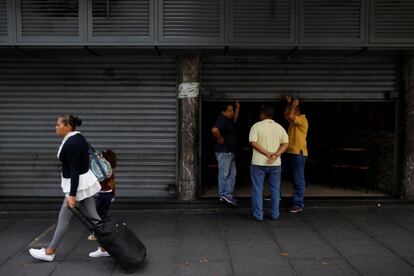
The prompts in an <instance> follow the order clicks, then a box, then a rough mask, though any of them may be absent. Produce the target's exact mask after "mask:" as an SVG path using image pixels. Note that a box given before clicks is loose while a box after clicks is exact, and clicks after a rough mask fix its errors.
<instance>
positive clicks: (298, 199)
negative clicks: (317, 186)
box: [282, 154, 307, 208]
mask: <svg viewBox="0 0 414 276" xmlns="http://www.w3.org/2000/svg"><path fill="white" fill-rule="evenodd" d="M306 158H307V157H306V156H304V155H303V154H285V155H284V156H283V160H282V162H285V163H284V166H283V167H284V168H285V166H286V167H287V169H288V170H289V171H291V172H292V177H293V198H292V206H296V207H299V208H303V207H305V204H304V202H303V197H304V195H305V187H306V183H305V163H306Z"/></svg>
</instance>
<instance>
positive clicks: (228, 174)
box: [216, 152, 236, 196]
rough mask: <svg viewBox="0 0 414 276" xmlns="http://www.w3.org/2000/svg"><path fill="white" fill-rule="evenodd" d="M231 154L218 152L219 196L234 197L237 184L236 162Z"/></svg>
mask: <svg viewBox="0 0 414 276" xmlns="http://www.w3.org/2000/svg"><path fill="white" fill-rule="evenodd" d="M235 156H236V155H235V154H234V153H231V152H216V158H217V164H218V191H219V196H229V195H230V196H232V194H233V191H234V184H235V183H236V160H235Z"/></svg>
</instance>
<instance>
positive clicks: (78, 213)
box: [67, 206, 95, 232]
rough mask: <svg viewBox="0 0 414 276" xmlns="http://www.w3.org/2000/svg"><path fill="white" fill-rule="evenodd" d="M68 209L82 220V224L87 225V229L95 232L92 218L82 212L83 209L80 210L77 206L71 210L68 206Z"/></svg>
mask: <svg viewBox="0 0 414 276" xmlns="http://www.w3.org/2000/svg"><path fill="white" fill-rule="evenodd" d="M67 207H68V208H69V210H70V211H71V212H72V213H73V214H74V215H75V216H76V217H77V218H78V219H79V220H80V222H82V224H83V225H85V226H86V228H88V229H89V231H90V232H92V231H93V228H94V226H95V224H94V223H93V221H92V219H91V218H89V217H88V216H87V215H85V214H84V213H83V212H82V211H81V209H79V208H78V207H77V206H75V208H70V207H69V206H67ZM75 209H76V211H75Z"/></svg>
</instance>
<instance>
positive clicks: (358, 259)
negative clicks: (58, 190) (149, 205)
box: [0, 204, 414, 276]
mask: <svg viewBox="0 0 414 276" xmlns="http://www.w3.org/2000/svg"><path fill="white" fill-rule="evenodd" d="M112 215H113V216H117V217H122V218H124V219H125V221H126V222H127V223H128V224H129V226H130V227H131V228H132V229H133V230H134V231H135V232H136V234H137V235H138V236H139V237H140V238H141V239H142V240H143V242H144V243H145V244H146V246H147V248H148V257H147V259H146V261H145V263H144V264H143V265H142V266H141V267H140V268H139V269H138V270H137V271H136V272H135V273H134V275H157V276H159V275H168V276H172V275H192V276H194V275H211V276H214V275H251V276H256V275H347V276H349V275H398V276H403V275H414V205H408V204H407V205H398V206H389V207H336V208H327V207H313V208H307V209H306V210H305V211H304V212H303V213H300V214H290V213H288V212H287V209H283V210H282V213H281V219H280V220H279V221H270V220H265V222H264V223H260V222H255V221H253V220H251V219H250V218H249V215H250V209H248V208H239V209H202V210H183V209H175V210H140V211H112ZM56 219H57V212H2V213H0V245H1V246H0V275H7V276H14V275H31V276H32V275H33V276H34V275H54V276H55V275H76V276H83V275H91V276H93V275H99V276H104V275H124V272H123V271H122V270H121V269H120V268H119V266H117V265H116V264H115V262H114V261H113V260H112V258H110V257H107V258H98V259H93V258H90V257H88V253H89V252H90V251H92V250H95V249H96V244H95V243H94V242H91V241H88V240H87V239H86V238H87V236H88V232H87V230H86V229H85V228H84V227H83V225H81V224H80V223H79V222H78V221H77V220H76V218H73V219H72V222H71V227H70V230H69V232H68V233H67V235H66V237H65V239H64V241H63V242H62V244H61V245H60V247H59V248H58V252H57V255H56V258H55V261H54V262H52V263H47V262H41V261H37V260H34V259H33V258H32V257H31V256H30V255H29V253H28V248H29V246H30V245H36V246H44V245H47V242H48V241H49V240H50V239H51V235H52V233H53V230H54V227H53V226H54V223H55V222H56Z"/></svg>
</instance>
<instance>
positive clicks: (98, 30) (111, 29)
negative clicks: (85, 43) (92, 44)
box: [92, 0, 151, 38]
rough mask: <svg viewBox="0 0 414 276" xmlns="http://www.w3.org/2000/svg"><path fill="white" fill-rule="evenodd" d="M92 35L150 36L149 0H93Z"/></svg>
mask: <svg viewBox="0 0 414 276" xmlns="http://www.w3.org/2000/svg"><path fill="white" fill-rule="evenodd" d="M92 5H93V6H92V13H93V14H92V17H93V18H92V20H93V23H92V24H93V36H95V37H102V36H119V37H145V38H148V37H149V36H150V31H151V30H150V27H151V26H150V23H151V22H150V0H118V1H107V0H93V1H92Z"/></svg>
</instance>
